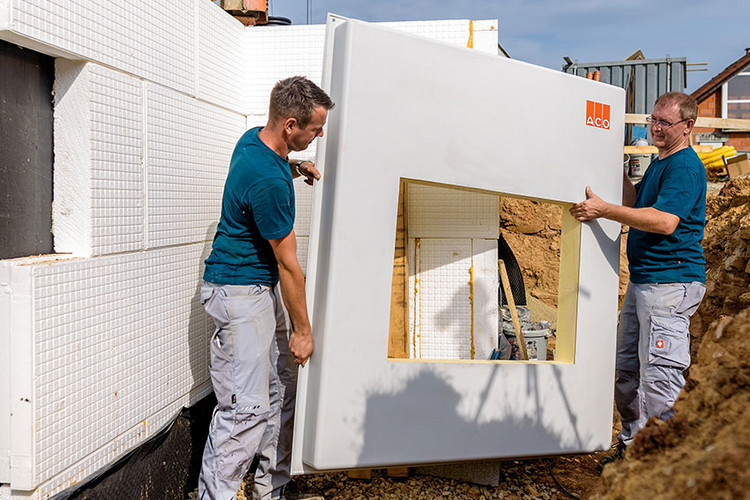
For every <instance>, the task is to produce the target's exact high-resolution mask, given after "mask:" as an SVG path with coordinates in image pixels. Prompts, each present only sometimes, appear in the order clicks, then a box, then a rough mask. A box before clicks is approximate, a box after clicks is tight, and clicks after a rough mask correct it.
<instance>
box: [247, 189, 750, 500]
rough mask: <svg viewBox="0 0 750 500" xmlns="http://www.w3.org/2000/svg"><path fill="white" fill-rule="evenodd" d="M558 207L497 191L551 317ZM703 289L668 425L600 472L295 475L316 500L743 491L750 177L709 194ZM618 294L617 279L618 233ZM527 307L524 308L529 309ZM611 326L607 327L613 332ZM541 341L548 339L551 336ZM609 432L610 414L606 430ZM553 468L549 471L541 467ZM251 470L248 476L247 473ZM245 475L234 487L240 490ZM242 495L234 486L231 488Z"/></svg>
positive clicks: (566, 463)
mask: <svg viewBox="0 0 750 500" xmlns="http://www.w3.org/2000/svg"><path fill="white" fill-rule="evenodd" d="M561 210H562V208H561V207H559V206H555V205H551V204H543V203H537V202H532V201H528V200H515V199H510V198H504V199H503V200H502V201H501V215H500V227H501V232H502V234H503V236H504V237H505V239H506V241H507V242H508V244H509V245H510V247H511V248H512V249H513V250H514V253H515V255H516V258H517V260H518V263H519V265H520V267H521V269H522V273H523V276H524V283H525V286H526V291H527V298H528V301H529V305H530V307H532V308H535V309H537V310H541V311H543V313H542V314H548V315H549V314H552V315H554V310H555V307H556V305H557V304H556V302H557V293H556V291H557V288H558V286H557V276H558V268H559V262H560V261H559V258H560V214H561ZM706 217H707V224H706V230H705V237H704V242H703V246H704V250H705V255H706V261H707V279H706V297H705V298H704V300H703V303H702V305H701V307H700V308H699V310H698V311H697V312H696V314H695V315H694V316H693V319H692V321H691V337H692V357H693V364H692V366H691V368H690V369H689V370H688V374H687V385H686V387H685V390H683V392H682V393H681V395H680V397H679V399H678V401H677V403H676V405H675V416H674V418H673V419H671V420H669V421H668V422H662V421H660V420H657V419H652V420H651V421H649V423H648V424H647V426H646V427H645V428H644V429H643V430H642V431H641V432H640V433H639V434H638V436H637V438H636V439H635V441H634V443H633V444H632V446H630V447H629V449H628V451H627V453H626V457H625V459H624V460H622V461H620V462H616V463H614V464H611V465H607V466H606V467H605V468H604V471H603V472H601V473H600V471H599V470H598V469H597V461H598V460H599V459H600V458H601V457H602V456H604V455H606V454H607V452H600V453H595V454H590V455H579V456H570V457H559V458H557V459H556V460H554V462H552V461H550V460H546V459H541V460H540V459H536V460H520V461H508V462H504V463H503V466H502V468H501V481H500V483H501V484H500V485H499V486H497V487H487V486H478V485H473V484H469V483H465V482H461V481H455V480H450V479H440V478H435V477H429V476H420V475H416V474H411V475H410V476H409V477H407V478H392V477H389V476H388V475H387V474H386V473H385V471H374V473H373V477H372V479H371V480H367V481H363V480H357V479H352V478H350V477H348V476H347V474H346V473H330V474H320V475H312V476H302V477H299V478H297V481H298V483H299V484H300V485H301V490H302V491H305V492H308V493H315V494H318V495H322V496H324V497H325V498H326V499H341V500H344V499H355V498H382V499H398V498H415V499H417V498H425V499H427V498H429V499H434V498H457V499H463V498H466V499H489V498H508V499H536V498H544V499H562V498H571V496H570V495H569V494H568V492H569V493H572V494H575V495H577V496H579V497H580V498H596V499H650V498H658V499H670V498H675V499H677V498H679V499H682V500H689V499H704V498H711V499H736V498H750V493H748V492H750V467H748V465H747V464H748V463H749V462H750V433H748V432H747V430H746V429H745V424H746V423H747V422H750V178H747V177H745V178H741V179H735V180H732V181H729V182H727V183H726V184H725V185H724V187H723V188H722V189H721V190H720V191H719V192H715V191H714V192H709V196H708V204H707V210H706ZM623 236H624V237H623V238H622V240H623V245H622V252H621V254H622V255H621V273H620V285H621V286H620V295H621V296H622V295H623V294H624V291H625V284H626V283H627V261H626V259H625V253H624V241H625V239H626V237H627V235H626V234H624V235H623ZM532 313H533V311H532ZM612 334H613V335H614V332H612ZM550 345H551V349H552V348H554V339H550ZM618 430H619V419H618V416H617V412H616V411H615V420H614V422H613V439H614V436H615V435H616V432H617V431H618ZM551 465H554V468H553V469H552V470H553V474H550V466H551ZM248 479H251V477H248ZM250 487H251V481H249V480H248V481H246V482H245V484H244V489H245V492H246V494H247V498H250ZM238 498H242V495H240V496H238Z"/></svg>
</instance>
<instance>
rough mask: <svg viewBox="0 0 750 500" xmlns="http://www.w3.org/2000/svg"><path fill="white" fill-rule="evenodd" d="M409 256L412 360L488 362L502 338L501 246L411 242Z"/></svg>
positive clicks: (472, 242) (471, 242) (453, 241)
mask: <svg viewBox="0 0 750 500" xmlns="http://www.w3.org/2000/svg"><path fill="white" fill-rule="evenodd" d="M408 252H409V256H410V258H409V259H408V262H409V302H408V304H409V307H408V309H409V334H408V341H409V357H411V358H414V359H443V360H449V359H489V357H490V354H492V350H493V349H495V348H496V347H497V335H498V330H497V307H498V306H497V243H496V242H494V241H491V240H471V239H414V238H409V242H408ZM493 254H494V257H493ZM493 261H494V262H495V265H494V267H493V266H492V262H493ZM493 281H494V287H493V286H491V283H492V282H493ZM493 292H494V301H493ZM493 305H494V306H493Z"/></svg>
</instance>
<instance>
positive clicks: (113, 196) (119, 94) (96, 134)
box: [88, 64, 144, 255]
mask: <svg viewBox="0 0 750 500" xmlns="http://www.w3.org/2000/svg"><path fill="white" fill-rule="evenodd" d="M88 68H89V71H90V73H91V82H90V85H91V86H90V91H91V94H90V96H91V98H90V106H91V244H92V254H93V255H101V254H106V253H117V252H127V251H131V250H138V249H140V248H143V223H144V207H143V191H144V184H143V133H144V128H143V84H142V82H141V81H140V80H137V79H135V78H132V77H129V76H126V75H124V74H122V73H118V72H116V71H113V70H110V69H106V68H103V67H101V66H98V65H96V64H90V65H88Z"/></svg>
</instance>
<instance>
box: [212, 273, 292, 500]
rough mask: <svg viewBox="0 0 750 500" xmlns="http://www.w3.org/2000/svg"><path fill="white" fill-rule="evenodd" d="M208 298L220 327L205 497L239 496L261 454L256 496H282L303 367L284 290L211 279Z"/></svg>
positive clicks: (214, 345) (214, 344) (216, 336)
mask: <svg viewBox="0 0 750 500" xmlns="http://www.w3.org/2000/svg"><path fill="white" fill-rule="evenodd" d="M201 302H202V303H203V305H204V307H205V308H206V311H207V312H208V314H209V315H211V317H212V318H213V320H214V323H215V324H216V331H215V332H214V334H213V336H212V337H211V347H210V355H211V382H212V383H213V388H214V393H215V394H216V400H217V405H216V408H215V409H214V412H213V416H212V418H211V426H210V428H209V432H208V439H207V440H206V447H205V449H204V451H203V463H202V466H201V473H200V479H199V483H198V498H199V499H201V500H209V499H210V500H230V499H234V498H235V495H236V493H237V489H238V487H239V485H240V482H241V481H242V478H243V477H244V475H245V474H246V473H247V471H248V469H249V468H250V465H251V463H252V461H253V458H254V457H255V456H256V455H257V456H258V460H259V465H258V469H257V471H256V473H255V487H254V490H253V498H254V499H256V500H257V499H268V498H280V497H281V494H282V491H283V488H284V486H285V485H286V484H287V483H288V482H289V480H290V478H291V475H290V471H289V467H290V461H291V445H292V425H293V418H294V399H295V395H296V390H297V367H296V365H295V364H294V358H293V356H292V355H291V352H290V351H289V335H290V334H291V328H290V322H289V319H288V315H287V312H286V309H285V308H284V305H283V303H282V300H281V293H280V290H279V287H278V285H277V286H276V287H275V288H271V287H268V286H265V285H248V286H244V285H214V284H212V283H208V282H204V284H203V287H202V288H201Z"/></svg>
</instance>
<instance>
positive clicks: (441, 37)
mask: <svg viewBox="0 0 750 500" xmlns="http://www.w3.org/2000/svg"><path fill="white" fill-rule="evenodd" d="M375 24H376V25H378V26H385V27H388V28H392V29H395V30H398V31H403V32H404V33H410V34H412V35H419V36H423V37H425V38H429V39H431V40H437V41H441V42H446V43H450V44H452V45H457V46H461V47H469V45H470V40H471V42H472V43H471V45H472V47H471V48H474V49H477V50H482V51H484V52H489V53H491V54H497V19H485V20H477V21H473V20H469V19H449V20H435V21H400V22H387V23H375Z"/></svg>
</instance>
